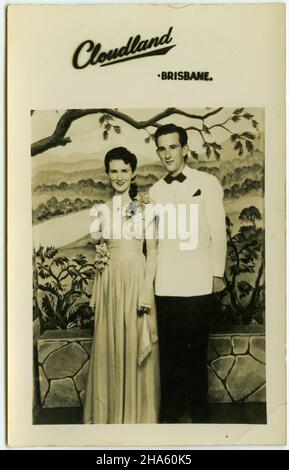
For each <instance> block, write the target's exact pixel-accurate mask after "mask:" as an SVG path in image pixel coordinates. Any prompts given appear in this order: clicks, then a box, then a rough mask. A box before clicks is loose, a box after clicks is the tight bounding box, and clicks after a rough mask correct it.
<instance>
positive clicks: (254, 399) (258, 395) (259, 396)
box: [245, 384, 266, 403]
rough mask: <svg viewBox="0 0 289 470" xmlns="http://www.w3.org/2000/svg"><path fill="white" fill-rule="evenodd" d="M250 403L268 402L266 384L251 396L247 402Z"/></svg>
mask: <svg viewBox="0 0 289 470" xmlns="http://www.w3.org/2000/svg"><path fill="white" fill-rule="evenodd" d="M245 401H246V402H250V403H259V402H266V384H263V385H262V386H261V387H260V388H258V390H256V391H255V392H254V393H252V395H250V396H249V397H248V398H246V400H245Z"/></svg>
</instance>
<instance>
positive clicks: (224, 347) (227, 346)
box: [210, 336, 232, 356]
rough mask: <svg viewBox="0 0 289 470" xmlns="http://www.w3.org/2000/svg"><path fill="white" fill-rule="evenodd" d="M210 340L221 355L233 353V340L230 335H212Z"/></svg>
mask: <svg viewBox="0 0 289 470" xmlns="http://www.w3.org/2000/svg"><path fill="white" fill-rule="evenodd" d="M210 342H211V343H212V346H213V347H214V348H215V350H216V351H217V353H218V354H219V356H227V355H229V354H231V353H232V340H231V338H230V336H212V337H211V338H210Z"/></svg>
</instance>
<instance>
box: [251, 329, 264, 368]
mask: <svg viewBox="0 0 289 470" xmlns="http://www.w3.org/2000/svg"><path fill="white" fill-rule="evenodd" d="M250 354H251V355H252V356H254V357H255V358H256V359H258V361H261V362H263V364H265V362H266V354H265V338H264V337H262V336H255V337H254V336H253V338H251V340H250Z"/></svg>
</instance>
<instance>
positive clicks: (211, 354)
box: [207, 341, 218, 362]
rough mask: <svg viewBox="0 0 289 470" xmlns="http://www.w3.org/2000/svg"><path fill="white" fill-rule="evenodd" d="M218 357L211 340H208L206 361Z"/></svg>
mask: <svg viewBox="0 0 289 470" xmlns="http://www.w3.org/2000/svg"><path fill="white" fill-rule="evenodd" d="M217 357H218V354H217V353H216V351H215V349H214V348H213V346H212V344H211V342H210V341H209V344H208V351H207V361H208V362H211V361H213V360H214V359H216V358H217Z"/></svg>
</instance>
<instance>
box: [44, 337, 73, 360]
mask: <svg viewBox="0 0 289 470" xmlns="http://www.w3.org/2000/svg"><path fill="white" fill-rule="evenodd" d="M65 344H67V341H59V340H55V341H45V342H42V341H41V342H40V341H39V342H38V362H40V364H43V362H44V361H45V359H46V358H47V357H48V356H49V354H50V353H52V352H54V351H57V349H60V348H61V347H62V346H65Z"/></svg>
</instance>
